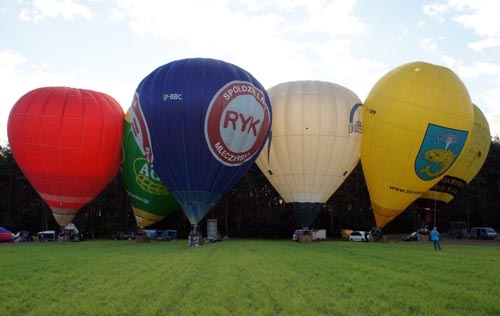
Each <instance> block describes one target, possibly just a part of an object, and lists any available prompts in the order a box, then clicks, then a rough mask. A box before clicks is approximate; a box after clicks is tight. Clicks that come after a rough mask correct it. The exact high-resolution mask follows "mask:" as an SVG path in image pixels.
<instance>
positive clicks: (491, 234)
mask: <svg viewBox="0 0 500 316" xmlns="http://www.w3.org/2000/svg"><path fill="white" fill-rule="evenodd" d="M470 238H472V239H496V238H497V232H496V231H495V230H494V229H493V228H491V227H472V228H471V230H470Z"/></svg>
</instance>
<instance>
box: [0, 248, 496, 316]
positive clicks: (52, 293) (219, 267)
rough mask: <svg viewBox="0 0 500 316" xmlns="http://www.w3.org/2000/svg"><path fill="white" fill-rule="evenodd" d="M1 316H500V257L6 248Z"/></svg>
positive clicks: (406, 251)
mask: <svg viewBox="0 0 500 316" xmlns="http://www.w3.org/2000/svg"><path fill="white" fill-rule="evenodd" d="M493 242H499V241H493ZM0 259H1V270H0V288H1V291H2V292H1V296H0V313H1V315H9V316H14V315H23V316H24V315H301V316H303V315H398V316H400V315H433V316H435V315H500V247H481V246H463V245H451V244H447V243H446V241H444V243H443V251H441V252H439V251H434V250H433V248H432V244H431V243H430V242H423V241H421V242H415V243H411V242H410V243H405V242H400V243H396V242H389V243H383V244H381V243H354V242H346V241H326V242H320V243H311V244H299V243H295V242H292V241H288V240H280V241H270V240H230V241H225V242H219V243H215V244H206V245H203V246H201V247H197V248H190V247H187V243H186V242H185V241H184V240H178V241H175V242H156V241H151V242H150V243H137V242H135V241H111V240H110V241H86V242H79V243H25V244H8V245H5V244H3V245H0Z"/></svg>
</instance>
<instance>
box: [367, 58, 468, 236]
mask: <svg viewBox="0 0 500 316" xmlns="http://www.w3.org/2000/svg"><path fill="white" fill-rule="evenodd" d="M473 120H474V114H473V107H472V103H471V100H470V97H469V93H468V91H467V89H466V87H465V85H464V84H463V83H462V81H461V80H460V79H459V78H458V76H457V75H456V74H455V73H454V72H452V71H451V70H450V69H448V68H446V67H442V66H437V65H433V64H429V63H425V62H411V63H408V64H404V65H401V66H399V67H397V68H395V69H393V70H392V71H390V72H389V73H387V74H386V75H384V76H383V77H382V78H381V79H380V80H379V81H378V82H377V83H376V84H375V86H374V87H373V88H372V89H371V91H370V93H369V94H368V96H367V98H366V100H365V103H364V105H363V140H362V145H361V164H362V167H363V173H364V176H365V180H366V183H367V187H368V191H369V193H370V199H371V204H372V210H373V213H374V217H375V222H376V226H377V227H378V228H383V227H384V226H385V225H386V224H387V223H389V222H390V221H392V220H393V219H394V218H395V217H396V216H398V215H399V214H400V213H401V212H403V211H404V210H405V208H406V207H407V206H408V205H409V204H410V203H412V202H413V201H415V200H416V199H417V198H419V197H420V196H421V195H422V194H423V193H425V192H427V191H428V190H429V189H430V188H432V187H433V186H434V185H435V184H436V183H438V182H439V180H441V179H442V178H443V177H444V176H445V174H446V172H448V171H449V170H450V168H451V167H452V166H453V164H454V163H455V162H456V161H457V159H458V158H459V157H460V156H461V154H462V152H463V149H464V146H465V144H466V142H467V141H469V134H470V132H471V130H472V128H473Z"/></svg>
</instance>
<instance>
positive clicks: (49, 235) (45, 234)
mask: <svg viewBox="0 0 500 316" xmlns="http://www.w3.org/2000/svg"><path fill="white" fill-rule="evenodd" d="M56 239H57V234H56V231H55V230H44V231H41V232H38V241H55V240H56Z"/></svg>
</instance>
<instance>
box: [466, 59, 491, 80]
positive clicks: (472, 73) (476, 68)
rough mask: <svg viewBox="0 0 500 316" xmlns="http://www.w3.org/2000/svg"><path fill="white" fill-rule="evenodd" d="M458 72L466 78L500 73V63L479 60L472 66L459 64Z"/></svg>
mask: <svg viewBox="0 0 500 316" xmlns="http://www.w3.org/2000/svg"><path fill="white" fill-rule="evenodd" d="M458 72H459V74H460V76H462V77H464V78H471V77H480V76H484V75H498V74H500V64H494V63H487V62H481V61H477V62H474V63H473V64H472V66H463V65H462V66H459V67H458Z"/></svg>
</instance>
